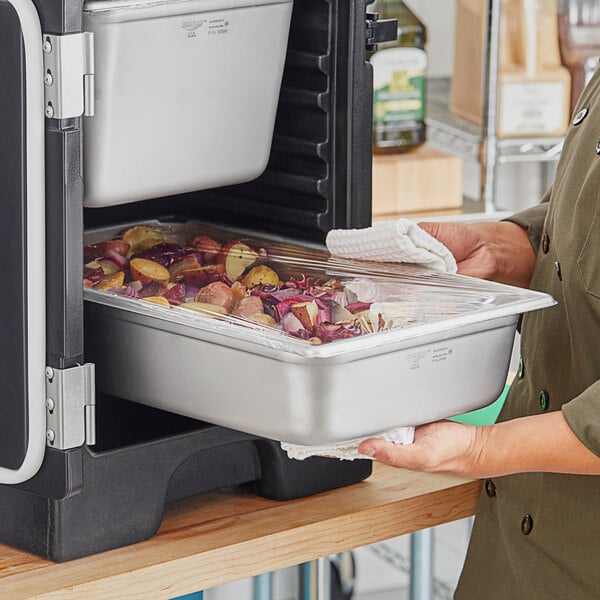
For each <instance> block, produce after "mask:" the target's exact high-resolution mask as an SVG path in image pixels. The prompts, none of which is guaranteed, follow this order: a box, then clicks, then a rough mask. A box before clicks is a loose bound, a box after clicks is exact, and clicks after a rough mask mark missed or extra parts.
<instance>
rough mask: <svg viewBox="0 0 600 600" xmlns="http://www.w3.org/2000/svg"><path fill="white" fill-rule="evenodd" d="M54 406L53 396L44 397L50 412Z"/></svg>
mask: <svg viewBox="0 0 600 600" xmlns="http://www.w3.org/2000/svg"><path fill="white" fill-rule="evenodd" d="M55 406H56V404H55V403H54V399H53V398H46V408H47V409H48V412H52V411H53V410H54V407H55Z"/></svg>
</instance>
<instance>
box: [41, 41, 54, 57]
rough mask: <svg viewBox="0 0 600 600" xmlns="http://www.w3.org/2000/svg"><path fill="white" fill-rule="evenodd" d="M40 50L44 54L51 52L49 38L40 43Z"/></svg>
mask: <svg viewBox="0 0 600 600" xmlns="http://www.w3.org/2000/svg"><path fill="white" fill-rule="evenodd" d="M42 50H43V51H44V52H45V53H46V54H50V52H52V44H51V43H50V40H45V41H44V43H43V44H42Z"/></svg>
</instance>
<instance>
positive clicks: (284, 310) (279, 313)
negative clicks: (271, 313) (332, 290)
mask: <svg viewBox="0 0 600 600" xmlns="http://www.w3.org/2000/svg"><path fill="white" fill-rule="evenodd" d="M313 300H314V298H313V297H312V296H306V295H302V294H300V295H296V296H292V297H291V298H286V299H285V300H283V301H282V302H280V303H279V304H277V305H276V306H275V319H276V320H277V321H281V319H282V318H283V317H284V316H285V315H286V314H288V313H289V312H290V310H291V307H292V304H297V303H298V302H312V301H313Z"/></svg>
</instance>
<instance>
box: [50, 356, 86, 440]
mask: <svg viewBox="0 0 600 600" xmlns="http://www.w3.org/2000/svg"><path fill="white" fill-rule="evenodd" d="M46 419H47V427H46V440H47V444H48V446H50V447H52V448H58V449H59V450H67V449H68V448H78V447H79V446H83V444H84V443H85V444H88V445H89V446H93V445H94V444H95V443H96V391H95V368H94V365H93V364H92V363H86V364H84V365H81V366H79V367H73V368H71V369H54V368H52V367H46Z"/></svg>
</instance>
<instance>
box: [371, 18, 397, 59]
mask: <svg viewBox="0 0 600 600" xmlns="http://www.w3.org/2000/svg"><path fill="white" fill-rule="evenodd" d="M397 39H398V20H397V19H384V20H383V21H380V20H379V14H378V13H367V52H375V51H376V50H377V44H381V43H383V42H393V41H395V40H397Z"/></svg>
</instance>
